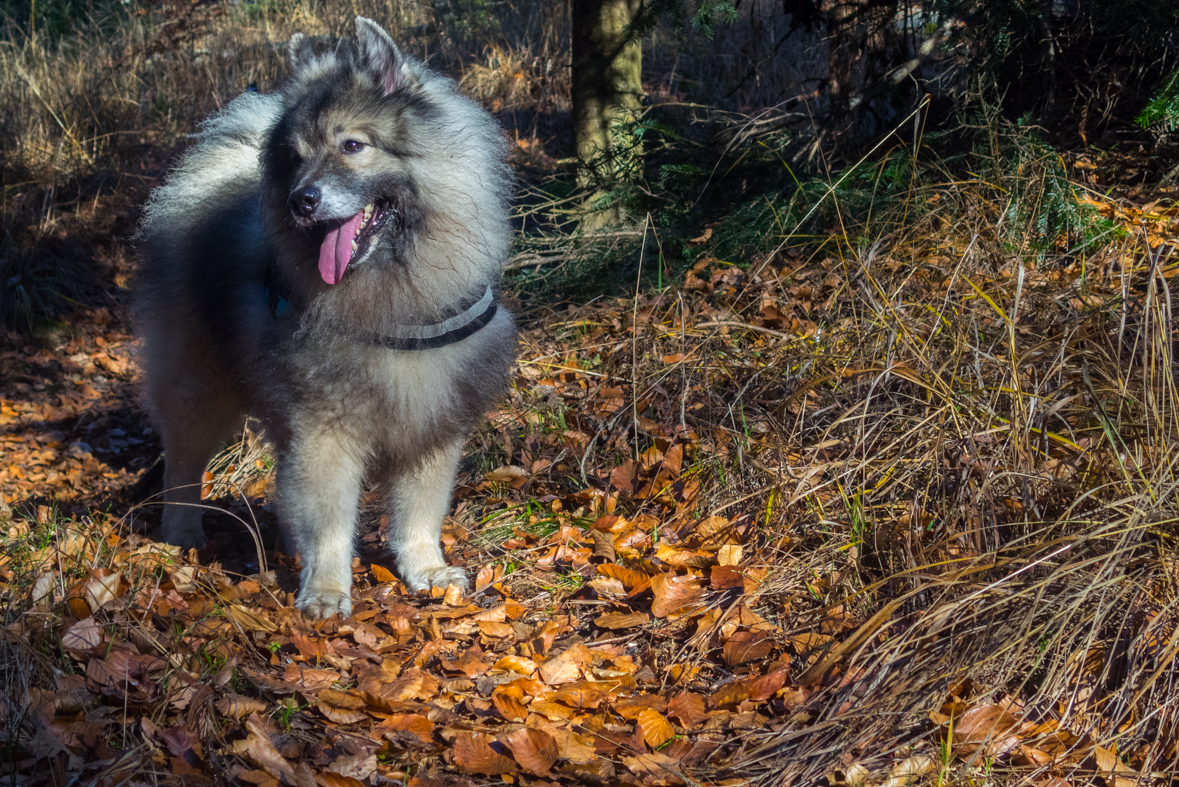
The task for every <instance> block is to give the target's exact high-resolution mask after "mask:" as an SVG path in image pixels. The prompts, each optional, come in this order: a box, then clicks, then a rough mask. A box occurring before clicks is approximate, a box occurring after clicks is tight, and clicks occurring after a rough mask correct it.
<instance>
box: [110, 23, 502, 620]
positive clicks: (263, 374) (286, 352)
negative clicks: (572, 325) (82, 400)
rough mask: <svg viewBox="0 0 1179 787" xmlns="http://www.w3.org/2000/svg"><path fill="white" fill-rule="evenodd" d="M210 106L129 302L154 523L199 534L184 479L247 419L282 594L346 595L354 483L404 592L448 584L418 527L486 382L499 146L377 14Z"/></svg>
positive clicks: (493, 354) (431, 540)
mask: <svg viewBox="0 0 1179 787" xmlns="http://www.w3.org/2000/svg"><path fill="white" fill-rule="evenodd" d="M321 48H322V47H318V48H317V47H316V46H315V45H314V44H313V42H312V41H311V40H309V39H307V38H305V37H303V36H301V35H295V36H294V37H293V38H292V39H291V42H290V46H289V57H290V64H291V70H292V76H291V78H290V79H289V80H288V81H287V82H286V84H285V86H284V87H282V88H281V89H280V90H279V91H277V92H275V93H271V94H261V93H256V92H247V93H244V94H243V95H241V96H240V97H238V98H237V99H235V100H234V101H233V102H232V103H230V104H229V105H228V106H227V107H226V108H225V109H224V111H222V112H220V113H219V114H215V115H213V116H212V117H211V118H209V119H208V120H207V121H206V122H205V123H204V125H203V126H202V128H201V131H200V134H199V135H198V141H197V143H196V145H195V146H194V148H192V149H191V150H190V151H189V152H188V153H187V154H186V155H185V156H184V157H183V158H182V160H181V161H180V163H179V164H178V166H177V167H176V168H175V169H174V171H173V172H172V173H171V174H170V176H169V177H168V178H167V179H166V181H165V184H164V185H163V186H161V187H160V188H158V189H156V190H155V192H153V194H152V195H151V197H150V198H149V200H148V202H147V204H146V206H145V209H144V216H143V220H142V223H141V226H140V232H139V243H140V257H141V264H140V269H139V273H138V279H137V282H136V284H135V289H134V293H133V298H132V314H133V319H134V321H135V324H136V326H137V331H138V333H139V335H140V336H141V338H142V351H141V357H142V359H143V366H144V399H145V404H146V408H147V410H148V412H149V415H150V416H151V418H152V421H153V423H154V425H155V427H156V430H157V432H158V434H159V435H160V438H161V440H162V442H163V447H164V456H165V469H164V488H165V492H164V502H165V506H164V512H163V523H162V529H161V535H162V539H163V540H165V541H167V542H169V543H171V544H176V545H179V546H181V547H185V548H187V547H199V546H201V545H203V544H204V543H205V541H206V539H205V534H204V531H203V529H202V526H201V508H200V483H201V478H202V473H203V472H204V470H205V467H206V465H207V464H208V462H209V460H210V459H211V458H212V456H213V455H214V453H215V452H216V451H217V450H218V448H219V447H220V446H221V445H222V444H223V443H224V441H225V439H226V438H227V437H229V436H230V435H232V434H233V432H234V431H235V429H237V428H240V425H241V424H242V422H243V419H244V417H245V416H247V415H249V416H253V417H255V418H257V419H258V420H259V421H260V422H261V424H262V426H263V432H264V434H265V436H266V438H267V439H268V440H269V441H270V442H271V443H272V444H273V446H274V451H275V459H276V482H275V483H276V503H277V512H278V515H279V519H280V522H281V523H282V527H283V530H284V535H285V536H286V538H287V543H288V544H289V545H291V546H293V547H294V549H296V550H297V551H298V552H299V553H300V554H301V556H302V565H303V568H302V575H301V577H300V585H299V593H298V596H297V599H296V604H297V606H298V607H299V608H300V609H301V610H303V612H304V613H305V614H307V615H308V616H310V617H313V618H323V617H328V616H330V615H332V614H335V613H339V614H340V615H341V616H347V615H348V614H350V612H351V609H352V600H351V587H352V557H353V553H354V542H355V531H356V524H357V516H358V508H359V501H360V496H361V492H362V489H363V487H364V484H365V482H366V480H367V481H374V482H376V483H378V484H379V485H380V486H381V488H382V489H384V490H385V492H386V498H387V505H388V507H389V514H390V521H391V527H390V543H391V545H392V549H393V552H394V557H395V560H396V565H397V569H398V572H399V575H400V577H401V579H402V581H403V582H404V583H405V584H406V585H407V586H408V587H409V588H410V589H412V590H415V591H416V590H423V589H427V588H430V587H446V586H448V585H451V584H454V585H458V586H460V587H462V588H464V589H465V588H466V587H467V578H466V574H465V572H464V571H463V570H462V569H461V568H456V567H452V566H448V565H447V564H446V561H445V559H444V557H443V554H442V550H441V548H440V546H439V541H440V534H441V527H442V520H443V517H444V516H445V514H446V511H447V509H448V507H449V504H450V496H451V493H452V491H453V487H454V478H455V474H456V472H457V468H458V465H459V461H460V456H461V448H462V444H463V440H464V438H465V436H466V435H467V434H468V433H469V432H470V430H471V429H472V427H473V426H475V425H476V423H477V422H478V421H479V419H480V418H481V417H482V416H483V414H484V413H485V412H486V411H487V410H488V408H489V407H491V406H492V405H493V404H494V402H495V400H496V399H497V398H498V397H500V396H501V395H502V394H503V393H504V392H505V390H506V387H507V380H508V373H509V370H510V367H511V365H512V362H513V358H514V355H515V349H516V328H515V324H514V322H513V318H512V315H511V314H510V312H509V311H508V310H507V309H506V308H505V307H504V306H503V304H502V303H501V302H500V290H499V287H500V281H501V276H502V271H503V265H504V261H505V260H506V258H507V254H508V250H509V246H510V243H511V228H510V224H509V200H510V193H511V174H510V170H509V168H508V165H507V147H508V146H507V142H506V139H505V136H504V134H503V132H502V130H501V127H500V126H499V125H498V123H497V122H496V121H495V120H494V119H493V118H492V117H491V115H490V114H488V113H487V111H486V110H484V109H483V108H482V107H481V106H479V105H478V104H477V103H475V102H474V101H471V100H470V99H468V98H465V97H463V96H462V95H460V94H459V93H458V92H457V89H456V86H455V84H454V82H453V81H451V80H449V79H447V78H445V77H443V76H441V75H439V74H437V73H434V72H432V71H430V70H429V69H427V68H426V67H425V66H423V65H422V64H420V63H418V62H417V61H415V60H414V59H412V58H410V57H408V56H406V55H404V54H402V53H401V52H400V50H399V49H398V48H397V46H396V45H395V44H394V43H393V40H392V39H391V38H390V36H389V34H388V33H386V32H385V30H384V29H382V28H381V27H380V26H379V25H378V24H376V23H375V22H373V21H371V20H369V19H365V18H363V17H359V18H357V19H356V39H355V42H354V43H351V44H347V45H341V46H340V47H338V48H336V49H332V50H328V51H317V49H321Z"/></svg>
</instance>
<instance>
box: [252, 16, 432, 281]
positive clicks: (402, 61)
mask: <svg viewBox="0 0 1179 787" xmlns="http://www.w3.org/2000/svg"><path fill="white" fill-rule="evenodd" d="M290 58H291V66H292V70H293V72H294V79H293V81H292V83H291V86H290V87H289V88H288V90H287V91H286V95H285V105H284V111H283V114H282V117H281V118H280V120H279V122H278V124H277V125H276V126H275V128H274V130H273V132H272V133H271V136H270V140H269V142H268V144H267V149H266V158H265V167H266V172H267V177H268V178H269V179H270V181H271V186H272V191H274V192H275V197H276V199H285V201H286V202H285V210H286V211H287V212H288V213H289V216H290V220H291V221H293V223H294V225H295V226H296V227H297V228H298V229H297V231H298V232H299V233H300V234H301V235H303V236H305V238H306V242H307V243H308V244H316V243H317V244H318V250H319V274H320V276H321V277H322V278H323V280H324V281H325V282H327V283H328V284H333V285H334V284H338V283H339V282H340V281H341V280H342V279H343V278H344V272H345V270H347V269H348V268H349V267H350V266H353V267H355V266H359V265H361V264H363V263H365V262H366V261H367V260H369V259H370V258H372V257H373V255H374V253H378V252H380V251H381V250H382V249H384V250H385V251H387V252H391V254H385V255H383V256H384V257H386V258H388V257H390V256H393V257H396V256H397V250H398V249H399V248H403V247H404V245H405V244H406V243H407V242H408V240H409V239H408V234H409V233H411V232H413V230H414V229H415V226H416V225H417V224H418V223H419V222H420V219H421V216H420V206H419V200H418V198H417V197H418V189H419V184H418V183H417V178H416V177H415V175H414V171H415V167H414V165H413V161H414V159H415V158H418V157H421V156H424V155H426V154H427V151H428V135H429V127H430V125H431V121H432V120H433V119H434V118H435V116H436V115H437V113H438V111H439V110H438V108H437V107H436V106H435V105H434V104H433V102H432V101H431V100H430V98H429V96H428V95H427V91H425V90H424V89H423V76H424V72H423V71H422V70H421V66H419V65H418V64H417V63H415V62H413V61H412V60H410V59H409V58H407V57H405V56H403V55H402V54H401V52H400V50H398V48H397V46H396V45H395V44H394V43H393V40H392V39H391V38H390V37H389V35H388V33H386V32H385V31H384V30H383V29H382V28H381V27H380V26H379V25H377V24H376V23H375V22H373V21H371V20H369V19H365V18H363V17H358V18H357V20H356V46H355V48H354V49H351V50H344V51H340V52H331V51H329V52H325V53H322V54H316V53H315V51H314V50H313V47H312V44H311V41H309V40H308V39H307V38H305V37H304V36H302V35H296V36H295V37H294V38H292V39H291V44H290ZM280 209H281V208H280Z"/></svg>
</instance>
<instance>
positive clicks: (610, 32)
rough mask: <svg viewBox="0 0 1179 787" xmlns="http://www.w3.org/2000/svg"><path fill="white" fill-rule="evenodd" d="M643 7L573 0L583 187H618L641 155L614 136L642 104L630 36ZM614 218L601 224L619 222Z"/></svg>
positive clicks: (637, 56) (639, 58) (638, 55)
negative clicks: (615, 127)
mask: <svg viewBox="0 0 1179 787" xmlns="http://www.w3.org/2000/svg"><path fill="white" fill-rule="evenodd" d="M641 7H642V0H573V20H572V21H573V74H572V77H573V80H572V81H573V85H572V88H573V128H574V135H575V138H576V145H577V156H578V158H579V159H580V160H581V162H582V164H583V165H584V170H583V173H584V175H583V183H585V184H586V185H589V186H593V187H597V188H599V189H602V188H606V187H609V186H610V185H611V184H613V183H614V182H616V181H617V180H618V178H619V176H620V175H621V174H622V173H623V172H624V171H625V170H626V168H627V166H628V165H629V164H631V163H633V156H634V155H636V154H637V152H636V151H635V150H633V149H631V148H627V149H624V150H619V149H616V147H615V145H614V143H613V140H612V139H611V133H610V132H611V127H612V126H613V125H614V124H615V123H616V122H618V120H619V119H620V118H625V117H627V116H631V115H633V114H634V113H636V112H637V111H638V110H639V107H640V105H641V102H642V96H643V84H642V62H643V49H642V41H641V40H640V39H639V38H638V37H637V36H631V37H630V39H629V40H628V36H627V28H628V26H629V25H630V24H631V23H632V22H633V21H634V20H635V19H636V17H637V15H638V12H639V10H640V8H641ZM627 159H630V160H627ZM609 213H613V214H614V215H611V216H604V217H599V218H600V220H603V221H609V220H612V219H616V218H617V211H609Z"/></svg>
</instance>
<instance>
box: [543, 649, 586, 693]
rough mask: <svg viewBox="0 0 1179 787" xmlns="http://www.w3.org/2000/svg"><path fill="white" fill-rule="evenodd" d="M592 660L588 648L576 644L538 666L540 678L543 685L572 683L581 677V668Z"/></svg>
mask: <svg viewBox="0 0 1179 787" xmlns="http://www.w3.org/2000/svg"><path fill="white" fill-rule="evenodd" d="M592 659H593V655H592V654H591V653H590V651H589V648H587V647H586V646H585V645H582V644H580V643H578V644H577V645H574V646H573V647H571V648H566V649H565V650H563V651H561V652H560V653H558V654H556V655H554V656H553V657H552V658H549V659H548V660H547V661H545V662H544V663H543V664H541V665H540V677H541V679H542V680H544V682H545V683H548V684H550V685H556V684H558V683H572V682H573V681H575V680H577V679H578V678H580V677H581V672H582V667H584V666H585V665H586V664H588V663H589V662H590V661H591V660H592Z"/></svg>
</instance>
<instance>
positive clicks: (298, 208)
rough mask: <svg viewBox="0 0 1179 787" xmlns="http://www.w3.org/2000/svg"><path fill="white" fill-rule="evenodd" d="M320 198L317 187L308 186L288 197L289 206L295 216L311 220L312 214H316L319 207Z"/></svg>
mask: <svg viewBox="0 0 1179 787" xmlns="http://www.w3.org/2000/svg"><path fill="white" fill-rule="evenodd" d="M319 198H320V193H319V189H317V188H315V186H307V187H305V188H301V189H296V190H295V191H292V192H291V195H290V196H289V197H287V205H289V206H290V208H291V211H292V212H293V213H294V214H295V215H297V216H302V217H303V218H305V219H309V218H311V214H312V213H315V209H316V208H317V207H319Z"/></svg>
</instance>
